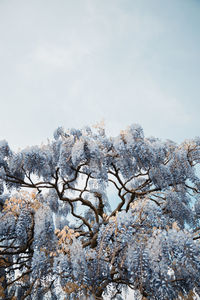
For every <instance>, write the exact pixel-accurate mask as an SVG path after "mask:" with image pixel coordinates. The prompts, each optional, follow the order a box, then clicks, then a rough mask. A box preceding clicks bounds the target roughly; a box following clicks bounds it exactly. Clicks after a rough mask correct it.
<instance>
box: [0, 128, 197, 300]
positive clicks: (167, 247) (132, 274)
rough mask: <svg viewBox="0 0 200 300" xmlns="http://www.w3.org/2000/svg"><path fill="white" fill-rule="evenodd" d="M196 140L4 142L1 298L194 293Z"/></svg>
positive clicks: (91, 132)
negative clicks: (15, 147)
mask: <svg viewBox="0 0 200 300" xmlns="http://www.w3.org/2000/svg"><path fill="white" fill-rule="evenodd" d="M199 163H200V138H195V139H192V140H186V141H184V142H183V143H181V144H176V143H174V142H172V141H170V140H167V141H162V140H160V139H157V138H154V137H150V138H147V137H145V136H144V134H143V130H142V128H141V127H140V126H139V125H132V126H130V127H129V128H127V130H125V131H122V132H120V134H119V135H118V136H117V137H108V136H107V135H106V133H105V130H104V128H103V127H101V126H99V127H97V128H95V129H91V128H89V127H86V128H83V129H80V130H76V129H70V130H64V129H63V128H58V129H57V130H56V131H55V133H54V138H53V139H52V140H49V141H48V143H47V144H45V145H41V146H33V147H28V148H26V149H23V150H20V151H18V152H13V151H12V150H11V149H10V148H9V146H8V143H7V142H6V141H1V142H0V193H1V195H0V299H13V300H14V299H17V300H21V299H27V300H28V299H61V300H62V299H96V300H97V299H122V298H121V293H122V291H126V290H127V288H131V289H133V290H134V291H135V299H155V300H156V299H159V300H160V299H169V300H173V299H178V297H179V299H180V298H182V299H187V297H190V299H195V297H196V296H197V295H200V279H199V278H200V222H199V220H200V218H199V217H200V178H199V169H198V164H199Z"/></svg>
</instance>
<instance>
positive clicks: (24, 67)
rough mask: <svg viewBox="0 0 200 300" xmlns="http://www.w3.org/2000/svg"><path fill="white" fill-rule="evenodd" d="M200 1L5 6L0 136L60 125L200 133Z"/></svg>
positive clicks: (38, 1) (68, 0)
mask: <svg viewBox="0 0 200 300" xmlns="http://www.w3.org/2000/svg"><path fill="white" fill-rule="evenodd" d="M199 81H200V1H199V0H167V1H166V0H17V1H16V0H0V103H1V118H0V139H6V140H8V142H9V144H10V145H11V146H12V147H14V149H18V147H21V148H22V147H25V146H27V145H34V144H40V143H41V142H46V141H47V138H52V135H53V132H54V130H55V129H56V128H57V127H58V126H63V127H65V128H71V127H83V126H85V125H92V124H94V123H96V122H99V121H101V120H102V119H104V120H105V124H106V128H107V132H108V134H111V135H116V134H118V132H119V131H120V130H121V129H124V128H126V127H127V126H128V125H130V124H132V123H139V124H141V125H142V127H143V128H144V132H145V134H146V135H147V136H149V135H153V136H157V137H160V138H163V139H167V138H168V139H172V140H175V141H178V142H180V141H182V140H184V139H185V138H190V137H191V138H192V137H195V136H198V135H200V122H199V112H200V82H199Z"/></svg>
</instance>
